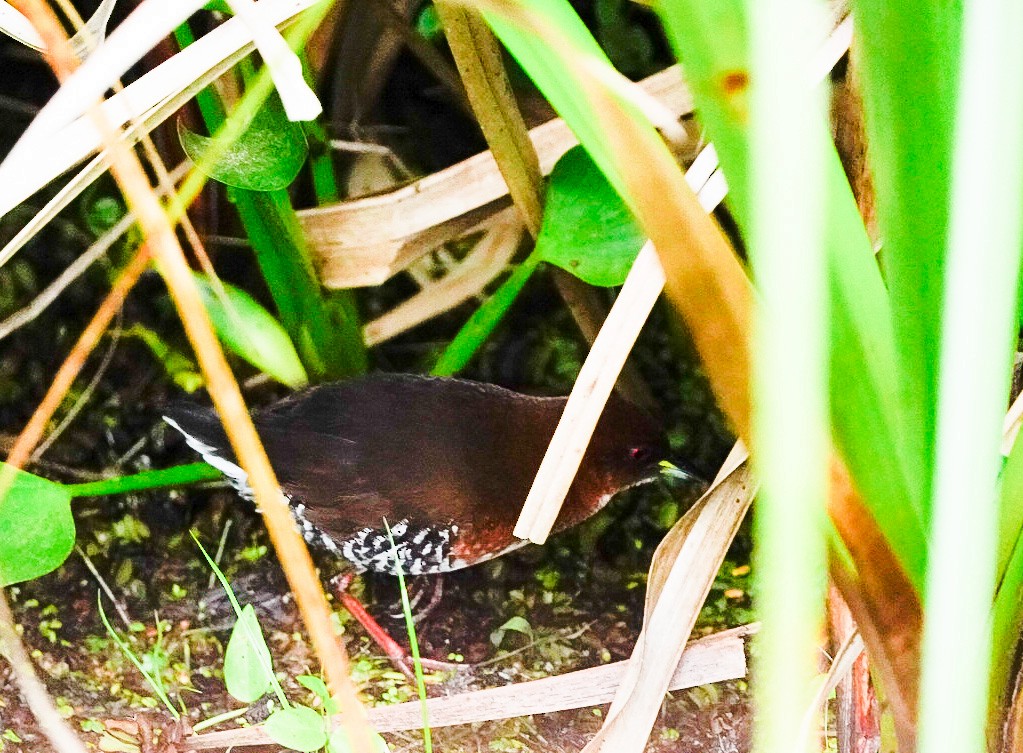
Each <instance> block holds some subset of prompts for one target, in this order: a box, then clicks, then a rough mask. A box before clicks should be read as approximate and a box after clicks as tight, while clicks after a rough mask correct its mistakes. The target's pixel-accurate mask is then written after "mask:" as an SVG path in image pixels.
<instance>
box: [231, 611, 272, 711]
mask: <svg viewBox="0 0 1023 753" xmlns="http://www.w3.org/2000/svg"><path fill="white" fill-rule="evenodd" d="M272 667H273V662H272V659H271V658H270V649H269V648H267V646H266V641H265V640H264V639H263V631H262V630H260V629H259V620H258V619H257V617H256V610H255V609H253V608H252V605H251V604H246V605H245V606H244V607H243V608H242V614H241V617H239V618H238V621H237V622H235V624H234V630H232V631H231V639H230V640H229V641H228V642H227V651H225V652H224V684H226V685H227V692H228V693H230V694H231V695H232V696H234V697H235V698H237V699H238V700H239V701H241V702H242V703H252V702H253V701H255V700H258V699H259V698H261V697H262V696H263V694H265V693H266V692H267V691H268V690H270V684H271V679H270V672H272V671H273V670H272V669H271V668H272Z"/></svg>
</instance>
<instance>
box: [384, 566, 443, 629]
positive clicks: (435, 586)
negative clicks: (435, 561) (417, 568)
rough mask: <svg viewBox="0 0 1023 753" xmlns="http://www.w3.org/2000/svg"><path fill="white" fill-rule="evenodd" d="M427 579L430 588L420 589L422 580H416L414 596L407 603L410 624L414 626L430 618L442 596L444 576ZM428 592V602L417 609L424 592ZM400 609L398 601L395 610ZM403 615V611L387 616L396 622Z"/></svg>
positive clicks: (431, 576) (441, 574)
mask: <svg viewBox="0 0 1023 753" xmlns="http://www.w3.org/2000/svg"><path fill="white" fill-rule="evenodd" d="M428 577H429V579H430V584H431V586H432V588H429V589H427V588H424V587H421V585H420V584H421V582H422V579H421V578H417V579H416V586H417V588H416V593H415V596H413V597H412V598H411V600H410V601H409V609H410V610H411V611H412V622H413V624H415V625H418V624H419V623H420V622H422V621H423V620H425V619H426V618H427V617H429V616H430V612H432V611H433V610H434V608H435V607H436V606H437V605H438V604H440V600H441V597H442V596H443V595H444V574H443V573H438V574H437V575H430V576H428ZM411 590H412V589H411V588H410V589H409V591H411ZM428 590H429V591H430V600H429V601H428V602H427V603H426V606H424V607H423V608H422V609H417V607H418V606H419V602H421V601H422V600H423V597H424V596H425V595H426V592H427V591H428ZM400 607H401V602H400V601H399V602H398V604H396V605H395V608H400ZM403 615H404V611H399V612H396V613H394V612H392V613H389V616H390V617H393V618H394V619H396V620H400V619H401V618H402V616H403Z"/></svg>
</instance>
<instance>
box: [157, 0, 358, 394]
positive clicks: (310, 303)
mask: <svg viewBox="0 0 1023 753" xmlns="http://www.w3.org/2000/svg"><path fill="white" fill-rule="evenodd" d="M316 22H318V19H317V18H314V17H312V16H310V17H308V18H306V19H304V23H303V24H300V26H302V27H303V28H299V27H296V28H295V29H292V30H290V33H289V42H292V44H293V45H294V42H295V39H292V37H296V38H297V39H298V40H299V42H301V41H302V40H304V38H305V35H307V33H308V32H310V31H311V30H312V28H315V23H316ZM176 38H177V40H178V43H179V44H181V45H186V44H188V43H189V42H190V41H192V39H193V37H192V34H191V31H190V30H188V29H186V28H184V27H182V28H179V29H178V30H177V32H176ZM243 71H244V66H243ZM249 78H251V83H250V84H249V85H248V86H247V87H246V88H247V89H249V90H254V89H257V88H259V87H260V86H268V85H269V80H268V79H267V80H266V81H265V82H262V81H261V79H264V78H267V76H266V71H265V70H263V71H260V72H259V73H258V74H257V75H256V76H255V77H254V78H253V77H251V76H250V77H249ZM203 94H206V95H208V96H200V97H198V98H197V99H198V102H199V109H200V112H201V113H202V117H203V121H204V122H205V124H206V128H207V130H208V131H209V132H210V133H212V134H219V133H220V132H221V130H222V127H223V126H224V124H225V122H228V121H226V120H225V115H224V112H225V108H224V105H223V103H222V102H221V101H220V99H219V97H217V96H216V93H215V91H214V90H213V89H211V88H207V89H206V90H204V92H203ZM246 99H247V97H246ZM243 101H244V100H243ZM239 114H240V115H242V118H243V119H244V117H245V115H246V114H245V113H239ZM319 172H320V174H321V183H322V173H323V170H322V169H321V170H320V171H319ZM321 195H324V194H322V193H321ZM228 196H229V198H230V199H231V201H232V203H234V204H235V206H236V207H237V209H238V214H239V217H240V218H241V220H242V225H243V227H244V228H245V232H246V235H247V236H248V237H249V240H250V242H251V244H252V248H253V250H254V252H255V254H256V261H257V263H258V264H259V267H260V271H261V272H262V275H263V277H264V279H265V280H266V283H267V287H268V288H269V290H270V295H271V296H272V297H273V300H274V304H275V305H276V307H277V311H278V314H279V316H280V319H281V324H283V326H284V329H285V330H286V331H287V332H288V335H289V336H290V337H291V339H292V342H293V343H294V344H295V348H296V350H297V351H298V353H299V356H300V357H301V359H302V362H303V364H304V365H305V367H306V370H307V372H308V373H309V375H310V376H311V377H312V379H313V380H314V381H323V380H327V379H337V378H339V377H343V376H351V375H354V374H359V373H362V372H364V371H365V370H366V366H367V357H366V347H365V344H364V342H363V339H362V329H361V326H360V323H359V319H358V312H357V309H356V306H355V302H354V299H353V296H352V294H351V292H350V291H338V292H335V293H331V294H330V295H325V294H324V292H323V289H322V288H321V286H320V283H319V279H318V278H317V275H316V271H315V269H314V267H313V264H312V261H311V259H310V256H309V249H308V245H307V243H306V240H305V236H304V234H303V233H302V229H301V226H300V224H299V222H298V217H297V216H296V214H295V209H294V207H293V206H292V204H291V198H290V197H289V196H288V193H287V191H285V190H280V191H270V192H256V191H247V190H244V189H240V188H232V189H230V190H229V191H228Z"/></svg>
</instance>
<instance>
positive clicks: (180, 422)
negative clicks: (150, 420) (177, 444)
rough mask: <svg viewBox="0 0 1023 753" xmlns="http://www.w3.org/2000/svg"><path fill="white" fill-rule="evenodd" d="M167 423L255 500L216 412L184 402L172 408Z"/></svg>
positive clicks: (242, 492) (245, 494)
mask: <svg viewBox="0 0 1023 753" xmlns="http://www.w3.org/2000/svg"><path fill="white" fill-rule="evenodd" d="M163 420H164V421H166V422H167V424H168V425H169V426H171V427H172V428H174V429H175V430H177V431H179V432H180V433H181V435H182V436H183V437H184V438H185V442H186V443H187V444H188V446H189V447H191V448H192V449H193V450H195V451H196V452H198V453H199V454H200V455H201V456H202V459H203V460H205V461H206V462H207V463H209V464H210V465H212V466H213V467H214V468H216V469H217V470H218V471H220V472H221V473H223V474H224V475H225V476H226V477H227V479H228V481H230V482H231V485H232V486H234V488H235V489H237V490H238V493H239V494H240V495H241V496H242V497H244V498H246V499H249V500H251V499H252V497H253V494H252V488H251V487H250V486H249V478H248V474H247V473H245V471H244V470H242V467H241V466H240V465H238V463H236V462H235V458H234V453H233V452H232V451H231V444H230V442H228V439H227V434H226V433H225V432H224V427H223V426H221V424H220V420H219V419H218V418H217V414H216V413H214V412H213V411H212V410H210V409H209V408H203V407H201V406H198V405H194V404H191V403H180V404H177V405H174V406H171V407H170V408H168V409H167V410H166V411H165V412H164V414H163Z"/></svg>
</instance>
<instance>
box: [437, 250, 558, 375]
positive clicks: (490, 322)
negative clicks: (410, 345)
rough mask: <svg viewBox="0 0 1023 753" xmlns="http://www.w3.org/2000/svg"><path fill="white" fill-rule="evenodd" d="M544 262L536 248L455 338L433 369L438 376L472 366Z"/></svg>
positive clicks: (451, 373) (477, 310) (454, 372)
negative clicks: (540, 264) (470, 363)
mask: <svg viewBox="0 0 1023 753" xmlns="http://www.w3.org/2000/svg"><path fill="white" fill-rule="evenodd" d="M540 261H541V260H540V254H538V253H537V252H536V250H535V249H534V250H533V251H532V252H531V253H530V254H529V256H527V257H526V258H525V260H524V261H523V262H522V263H521V264H520V265H519V266H518V267H517V268H516V269H515V271H514V272H512V274H511V276H510V277H509V278H508V279H507V280H505V281H504V283H502V285H501V287H499V288H498V289H497V290H496V291H495V292H494V294H493V295H492V296H490V298H488V299H487V300H486V302H485V303H484V304H483V305H482V306H480V307H479V308H478V309H476V312H475V313H474V314H473V315H472V316H471V317H470V318H469V321H467V322H466V323H465V324H464V325H463V326H462V328H461V329H460V330H459V331H458V334H457V335H455V339H454V340H452V341H451V342H450V343H449V344H448V347H447V348H445V349H444V352H443V353H442V354H441V357H440V359H439V360H438V361H437V365H436V366H434V367H433V374H434V375H436V376H452V375H453V374H457V373H458V372H459V371H461V370H462V369H464V368H465V367H466V365H468V363H469V361H470V360H472V357H473V356H474V355H475V354H476V351H477V350H479V349H480V346H481V345H483V343H484V342H486V340H487V338H488V337H490V335H491V333H492V332H493V331H494V329H495V328H496V327H497V325H498V324H500V322H501V320H502V319H503V318H504V315H505V314H506V313H507V312H508V309H509V308H511V305H512V303H514V302H515V299H516V298H517V297H518V295H519V293H521V292H522V288H523V287H525V285H526V282H527V281H528V280H529V278H530V277H531V276H532V274H533V272H534V271H535V270H536V267H537V265H538V264H539V263H540Z"/></svg>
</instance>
